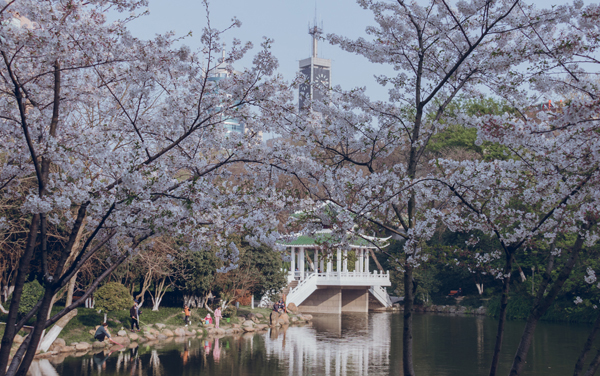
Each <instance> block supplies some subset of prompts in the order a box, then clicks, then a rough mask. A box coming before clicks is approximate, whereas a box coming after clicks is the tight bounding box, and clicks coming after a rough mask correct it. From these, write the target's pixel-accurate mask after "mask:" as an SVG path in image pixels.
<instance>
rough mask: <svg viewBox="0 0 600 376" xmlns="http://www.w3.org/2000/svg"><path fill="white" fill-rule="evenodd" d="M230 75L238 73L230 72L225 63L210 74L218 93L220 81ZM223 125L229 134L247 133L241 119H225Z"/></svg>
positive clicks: (209, 78)
mask: <svg viewBox="0 0 600 376" xmlns="http://www.w3.org/2000/svg"><path fill="white" fill-rule="evenodd" d="M223 60H225V52H224V51H223ZM230 73H231V74H236V73H238V72H236V71H233V72H230V71H229V70H227V69H226V64H225V62H222V63H221V64H219V65H218V66H217V67H216V68H215V69H214V70H213V71H212V72H211V73H210V74H209V77H208V81H211V82H214V83H215V86H216V90H217V92H218V90H219V84H218V83H219V81H221V80H222V79H224V78H227V77H229V75H230ZM223 125H224V126H225V128H226V129H227V132H228V133H229V132H238V133H244V132H245V131H246V128H245V126H244V123H243V122H241V121H240V120H239V119H232V118H227V119H224V120H223Z"/></svg>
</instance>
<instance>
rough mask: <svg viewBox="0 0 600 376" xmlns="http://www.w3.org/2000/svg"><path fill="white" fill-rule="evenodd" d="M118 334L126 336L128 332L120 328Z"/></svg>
mask: <svg viewBox="0 0 600 376" xmlns="http://www.w3.org/2000/svg"><path fill="white" fill-rule="evenodd" d="M117 335H118V336H119V337H125V336H126V335H127V332H126V331H124V330H119V331H118V332H117Z"/></svg>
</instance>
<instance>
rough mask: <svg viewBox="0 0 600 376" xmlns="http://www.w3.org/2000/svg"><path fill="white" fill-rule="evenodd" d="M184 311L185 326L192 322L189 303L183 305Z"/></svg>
mask: <svg viewBox="0 0 600 376" xmlns="http://www.w3.org/2000/svg"><path fill="white" fill-rule="evenodd" d="M183 313H185V319H184V320H185V326H188V324H189V323H190V315H191V313H190V307H188V306H187V305H185V306H183Z"/></svg>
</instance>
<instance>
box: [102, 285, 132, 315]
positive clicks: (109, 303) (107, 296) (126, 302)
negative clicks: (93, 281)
mask: <svg viewBox="0 0 600 376" xmlns="http://www.w3.org/2000/svg"><path fill="white" fill-rule="evenodd" d="M94 300H95V306H96V308H97V309H101V310H103V311H107V312H112V311H120V310H124V309H129V308H131V306H132V305H133V298H132V297H131V295H130V294H129V290H127V287H125V286H123V285H122V284H120V283H118V282H109V283H107V284H106V285H104V286H102V287H100V288H99V289H98V291H96V293H95V294H94Z"/></svg>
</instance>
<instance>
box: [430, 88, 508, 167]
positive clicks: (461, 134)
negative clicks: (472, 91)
mask: <svg viewBox="0 0 600 376" xmlns="http://www.w3.org/2000/svg"><path fill="white" fill-rule="evenodd" d="M447 113H448V114H449V116H450V117H452V116H455V115H456V114H459V113H463V114H467V115H470V116H473V115H502V114H504V113H514V109H513V108H512V107H510V106H509V105H508V104H507V103H505V102H499V101H497V100H495V99H493V98H482V99H468V100H465V99H460V100H458V101H455V102H454V103H452V104H451V105H450V106H449V108H448V111H447ZM476 139H477V129H475V128H465V127H464V126H462V125H456V124H453V125H449V126H448V127H447V128H445V129H444V130H443V131H441V132H439V133H438V134H436V135H434V136H433V137H432V138H431V140H430V141H429V143H428V145H427V149H428V150H429V151H430V152H432V153H434V154H435V155H440V156H441V155H443V154H446V153H447V152H448V151H449V150H463V151H465V152H469V153H472V154H476V155H477V156H478V158H481V159H483V160H486V161H492V160H496V159H499V160H506V159H509V157H510V153H509V150H508V149H507V148H506V147H504V146H502V145H500V144H497V143H491V142H487V141H486V142H484V143H483V144H482V145H476V144H475V140H476Z"/></svg>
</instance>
